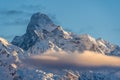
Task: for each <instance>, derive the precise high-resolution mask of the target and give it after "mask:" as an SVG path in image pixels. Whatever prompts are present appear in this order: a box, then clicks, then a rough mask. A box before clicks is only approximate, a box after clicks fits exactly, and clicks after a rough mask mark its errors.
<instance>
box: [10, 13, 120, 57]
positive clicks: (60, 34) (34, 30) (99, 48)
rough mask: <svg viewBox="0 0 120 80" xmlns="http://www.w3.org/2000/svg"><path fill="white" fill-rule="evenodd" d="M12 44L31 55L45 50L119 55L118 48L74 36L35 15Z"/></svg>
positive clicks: (44, 16)
mask: <svg viewBox="0 0 120 80" xmlns="http://www.w3.org/2000/svg"><path fill="white" fill-rule="evenodd" d="M12 44H14V45H17V46H19V47H21V48H22V49H24V50H26V51H28V52H29V53H31V54H39V53H43V52H45V51H47V50H55V51H59V50H63V51H72V52H74V51H78V52H82V51H85V50H90V51H95V52H99V53H102V54H106V55H120V47H119V46H117V45H114V44H111V43H109V42H108V41H105V40H103V39H95V38H93V37H91V36H90V35H88V34H82V35H76V34H74V33H71V32H67V31H65V30H64V29H63V28H62V27H61V26H58V25H55V24H54V23H53V21H52V20H51V19H50V18H49V17H48V16H47V15H45V14H42V13H39V12H38V13H35V14H33V15H32V17H31V20H30V22H29V24H28V26H27V30H26V33H25V34H24V35H22V36H16V37H15V38H14V39H13V41H12Z"/></svg>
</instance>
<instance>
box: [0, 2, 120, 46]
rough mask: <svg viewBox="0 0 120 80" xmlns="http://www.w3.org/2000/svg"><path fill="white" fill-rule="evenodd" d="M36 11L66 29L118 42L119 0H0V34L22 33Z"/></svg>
mask: <svg viewBox="0 0 120 80" xmlns="http://www.w3.org/2000/svg"><path fill="white" fill-rule="evenodd" d="M36 12H42V13H45V14H47V15H49V16H50V18H51V19H52V20H53V21H54V22H55V23H56V24H58V25H61V26H62V27H63V28H64V29H66V30H68V31H72V32H75V33H77V34H84V33H88V34H90V35H92V36H93V37H95V38H99V37H102V38H103V39H105V40H108V41H110V42H112V43H115V44H118V45H120V36H119V34H120V0H0V36H1V37H4V38H5V39H7V40H9V41H11V40H12V39H13V37H14V36H16V35H22V34H24V33H25V30H26V27H27V24H28V22H29V19H30V17H31V15H32V14H33V13H36Z"/></svg>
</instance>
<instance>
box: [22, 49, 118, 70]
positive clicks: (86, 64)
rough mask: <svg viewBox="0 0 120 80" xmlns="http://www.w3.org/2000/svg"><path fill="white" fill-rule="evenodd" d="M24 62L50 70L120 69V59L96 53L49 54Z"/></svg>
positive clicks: (30, 58) (32, 57)
mask: <svg viewBox="0 0 120 80" xmlns="http://www.w3.org/2000/svg"><path fill="white" fill-rule="evenodd" d="M23 62H25V63H27V64H29V65H34V66H36V67H41V66H44V67H46V68H48V69H87V68H90V69H101V68H104V69H109V68H119V67H120V63H119V62H120V58H119V57H113V56H106V55H102V54H100V53H96V52H90V51H85V52H83V53H79V52H74V53H72V54H71V53H66V52H55V53H53V52H51V51H49V52H47V53H44V54H43V55H35V56H31V57H29V58H28V59H25V60H23Z"/></svg>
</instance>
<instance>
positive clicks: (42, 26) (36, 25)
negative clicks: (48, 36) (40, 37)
mask: <svg viewBox="0 0 120 80" xmlns="http://www.w3.org/2000/svg"><path fill="white" fill-rule="evenodd" d="M55 28H56V25H55V24H54V23H53V21H52V20H51V19H50V18H49V17H48V16H47V15H46V14H43V13H40V12H38V13H35V14H33V15H32V17H31V20H30V22H29V24H28V27H27V32H31V31H34V30H39V31H42V30H47V31H48V32H51V31H52V30H53V29H55Z"/></svg>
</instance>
